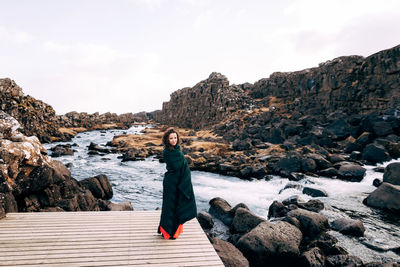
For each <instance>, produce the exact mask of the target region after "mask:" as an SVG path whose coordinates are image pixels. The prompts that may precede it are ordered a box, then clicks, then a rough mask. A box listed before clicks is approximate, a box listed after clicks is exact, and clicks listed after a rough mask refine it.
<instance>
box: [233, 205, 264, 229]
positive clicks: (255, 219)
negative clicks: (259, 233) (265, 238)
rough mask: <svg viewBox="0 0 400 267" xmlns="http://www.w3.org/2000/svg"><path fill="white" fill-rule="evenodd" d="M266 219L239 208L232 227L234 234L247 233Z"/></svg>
mask: <svg viewBox="0 0 400 267" xmlns="http://www.w3.org/2000/svg"><path fill="white" fill-rule="evenodd" d="M264 221H265V219H264V218H261V217H259V216H257V215H255V214H253V213H252V212H251V211H250V210H248V209H244V208H238V209H237V211H236V213H235V217H233V221H232V224H231V227H230V230H231V232H232V233H247V232H249V231H251V230H252V229H253V228H254V227H256V226H257V225H258V224H260V223H261V222H264Z"/></svg>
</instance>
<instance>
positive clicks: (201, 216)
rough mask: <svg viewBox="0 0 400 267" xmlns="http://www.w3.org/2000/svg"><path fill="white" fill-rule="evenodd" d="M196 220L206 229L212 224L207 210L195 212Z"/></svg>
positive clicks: (211, 226)
mask: <svg viewBox="0 0 400 267" xmlns="http://www.w3.org/2000/svg"><path fill="white" fill-rule="evenodd" d="M197 220H198V221H199V223H200V226H201V228H203V229H205V230H207V229H211V228H213V226H214V220H213V219H212V217H211V215H210V214H209V213H208V212H205V211H201V212H199V213H198V214H197Z"/></svg>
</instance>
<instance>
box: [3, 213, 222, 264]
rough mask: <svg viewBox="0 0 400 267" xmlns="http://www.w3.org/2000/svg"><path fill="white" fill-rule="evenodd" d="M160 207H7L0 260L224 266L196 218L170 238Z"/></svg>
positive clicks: (37, 262) (12, 261) (4, 262)
mask: <svg viewBox="0 0 400 267" xmlns="http://www.w3.org/2000/svg"><path fill="white" fill-rule="evenodd" d="M159 220H160V211H102V212H40V213H8V214H7V217H6V218H5V219H2V220H0V266H224V265H223V263H222V261H221V260H220V258H219V257H218V255H217V253H216V252H215V250H214V248H213V246H212V245H211V243H210V242H209V240H208V238H207V236H206V235H205V233H204V232H203V230H202V229H201V227H200V224H199V223H198V221H197V219H193V220H191V221H189V222H187V223H185V224H184V226H183V233H182V234H181V236H180V237H179V238H178V239H176V240H164V239H163V238H162V237H161V235H159V234H157V226H158V223H159Z"/></svg>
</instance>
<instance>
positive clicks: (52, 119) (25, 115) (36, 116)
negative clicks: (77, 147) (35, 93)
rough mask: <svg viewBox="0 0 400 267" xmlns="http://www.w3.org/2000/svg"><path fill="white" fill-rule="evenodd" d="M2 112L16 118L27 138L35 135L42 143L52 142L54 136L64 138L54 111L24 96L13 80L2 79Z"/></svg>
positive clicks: (0, 85) (0, 90) (42, 103)
mask: <svg viewBox="0 0 400 267" xmlns="http://www.w3.org/2000/svg"><path fill="white" fill-rule="evenodd" d="M0 110H2V111H4V112H5V113H7V114H9V115H10V116H12V117H13V118H15V119H16V120H17V121H18V122H19V123H20V125H21V126H22V127H21V129H20V131H21V132H22V133H23V134H25V135H26V136H32V135H35V136H36V137H37V138H38V139H39V141H41V142H50V141H51V140H52V136H57V137H62V135H61V133H60V132H59V131H58V127H59V126H58V122H57V116H56V112H55V111H54V109H53V108H52V107H51V106H50V105H48V104H46V103H44V102H42V101H40V100H37V99H35V98H33V97H31V96H29V95H26V96H25V95H24V93H23V92H22V89H21V87H19V86H18V85H17V84H16V83H15V82H14V81H13V80H11V79H8V78H6V79H0Z"/></svg>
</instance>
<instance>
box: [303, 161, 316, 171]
mask: <svg viewBox="0 0 400 267" xmlns="http://www.w3.org/2000/svg"><path fill="white" fill-rule="evenodd" d="M300 164H301V170H302V171H303V172H314V171H315V170H316V169H317V163H315V160H313V159H310V158H305V159H302V160H301V163H300Z"/></svg>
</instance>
